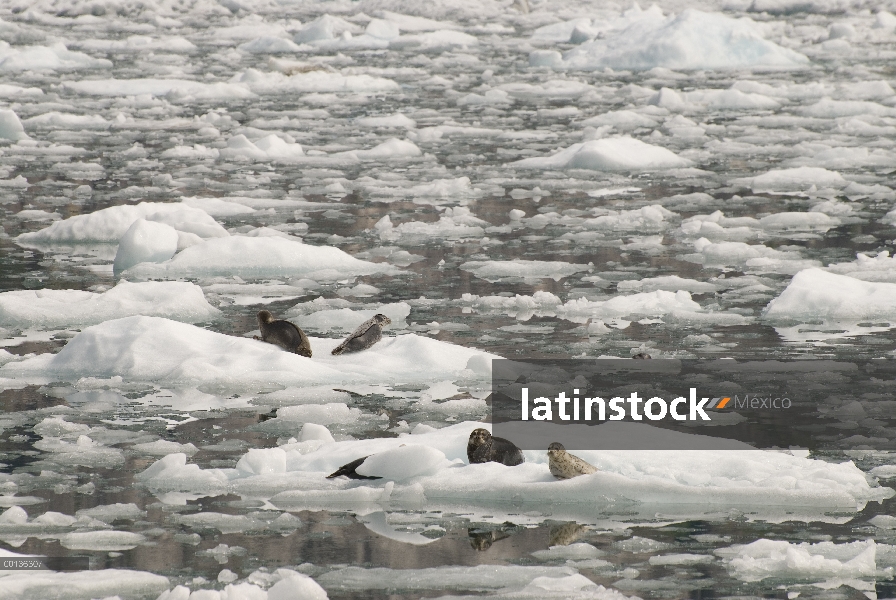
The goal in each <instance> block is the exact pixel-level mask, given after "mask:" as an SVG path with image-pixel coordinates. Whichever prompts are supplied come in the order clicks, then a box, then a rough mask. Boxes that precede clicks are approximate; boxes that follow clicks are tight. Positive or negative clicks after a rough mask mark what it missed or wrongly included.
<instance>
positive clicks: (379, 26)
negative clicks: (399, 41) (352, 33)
mask: <svg viewBox="0 0 896 600" xmlns="http://www.w3.org/2000/svg"><path fill="white" fill-rule="evenodd" d="M364 33H365V34H367V35H369V36H371V37H374V38H379V39H382V40H394V39H395V38H397V37H398V36H399V35H401V31H400V29H399V27H398V23H395V22H394V21H386V20H383V19H371V20H370V22H368V23H367V27H366V28H365V29H364Z"/></svg>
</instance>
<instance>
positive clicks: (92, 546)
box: [0, 531, 146, 585]
mask: <svg viewBox="0 0 896 600" xmlns="http://www.w3.org/2000/svg"><path fill="white" fill-rule="evenodd" d="M145 540H146V538H145V537H143V536H142V535H140V534H139V533H132V532H130V531H75V532H72V533H66V534H65V535H63V536H61V537H60V538H59V544H60V545H61V546H62V547H63V548H68V549H70V550H95V551H102V552H112V551H121V550H130V549H131V548H136V547H137V546H139V545H140V544H141V543H142V542H143V541H145ZM0 581H2V580H0ZM0 585H2V584H0Z"/></svg>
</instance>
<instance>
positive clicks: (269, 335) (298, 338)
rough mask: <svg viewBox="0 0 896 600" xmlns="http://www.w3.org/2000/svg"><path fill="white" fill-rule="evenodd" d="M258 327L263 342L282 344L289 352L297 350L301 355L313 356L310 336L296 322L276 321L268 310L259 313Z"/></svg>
mask: <svg viewBox="0 0 896 600" xmlns="http://www.w3.org/2000/svg"><path fill="white" fill-rule="evenodd" d="M258 329H259V330H260V331H261V338H258V337H257V336H256V338H255V339H261V341H263V342H267V343H269V344H274V345H275V346H280V347H281V348H283V349H284V350H286V351H287V352H295V353H296V354H299V355H301V356H305V357H308V358H311V342H309V341H308V336H307V335H305V332H304V331H302V330H301V329H300V328H299V327H298V326H297V325H295V324H294V323H290V322H289V321H275V320H274V316H273V315H272V314H271V313H270V312H269V311H266V310H262V311H259V313H258Z"/></svg>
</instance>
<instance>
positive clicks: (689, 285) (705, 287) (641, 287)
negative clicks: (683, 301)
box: [616, 275, 719, 294]
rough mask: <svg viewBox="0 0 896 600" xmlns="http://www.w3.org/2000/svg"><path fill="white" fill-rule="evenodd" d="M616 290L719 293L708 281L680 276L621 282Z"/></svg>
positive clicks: (715, 286) (716, 287)
mask: <svg viewBox="0 0 896 600" xmlns="http://www.w3.org/2000/svg"><path fill="white" fill-rule="evenodd" d="M616 289H617V290H619V291H620V292H653V291H656V290H666V291H667V292H677V291H678V290H684V291H686V292H691V293H692V294H708V293H712V292H715V291H717V290H718V289H719V287H718V286H717V285H715V284H713V283H709V282H706V281H696V280H694V279H684V278H682V277H679V276H678V275H666V276H662V277H648V278H645V279H629V280H625V281H620V282H619V283H617V284H616Z"/></svg>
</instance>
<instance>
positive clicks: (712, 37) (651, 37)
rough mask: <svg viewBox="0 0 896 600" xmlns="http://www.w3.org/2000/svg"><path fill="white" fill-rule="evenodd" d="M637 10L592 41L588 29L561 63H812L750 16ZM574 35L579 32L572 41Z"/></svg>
mask: <svg viewBox="0 0 896 600" xmlns="http://www.w3.org/2000/svg"><path fill="white" fill-rule="evenodd" d="M633 13H634V11H629V12H628V13H626V14H625V15H624V16H623V17H620V21H621V22H619V23H618V24H617V23H613V24H612V25H611V27H612V28H609V27H608V28H607V30H606V31H603V32H601V33H602V35H601V36H600V37H599V38H597V39H594V40H593V41H585V40H587V39H588V38H589V37H590V36H589V35H588V33H585V32H583V33H584V35H581V34H580V35H581V37H580V38H579V40H578V41H579V42H580V43H581V42H582V41H585V43H582V44H581V45H580V46H579V47H577V48H574V49H572V50H570V51H569V52H567V53H566V54H565V55H564V57H563V62H562V63H561V64H562V66H563V67H564V68H570V69H588V70H595V69H603V68H605V67H609V68H611V69H638V70H640V69H643V70H646V69H652V68H654V67H666V68H669V69H738V68H757V67H759V68H762V67H765V68H790V69H792V68H800V67H805V66H806V65H808V63H809V59H808V58H806V57H805V56H804V55H802V54H800V53H798V52H795V51H794V50H790V49H789V48H783V47H781V46H779V45H778V44H775V43H774V42H771V41H769V40H767V39H765V36H764V35H763V33H762V31H761V29H760V28H759V27H758V26H757V25H756V24H755V23H753V22H751V21H750V20H748V19H732V18H730V17H727V16H725V15H722V14H720V13H707V12H702V11H699V10H695V9H686V10H684V11H682V12H681V13H680V14H678V15H670V16H669V17H663V16H662V13H661V12H660V11H659V9H657V8H655V7H653V8H651V9H650V10H647V11H643V12H640V13H639V14H633ZM578 31H582V30H581V29H579V30H578ZM595 33H597V32H595ZM575 35H576V31H575V30H574V31H573V32H572V33H571V37H570V40H572V39H573V37H575ZM582 38H584V39H582Z"/></svg>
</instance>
